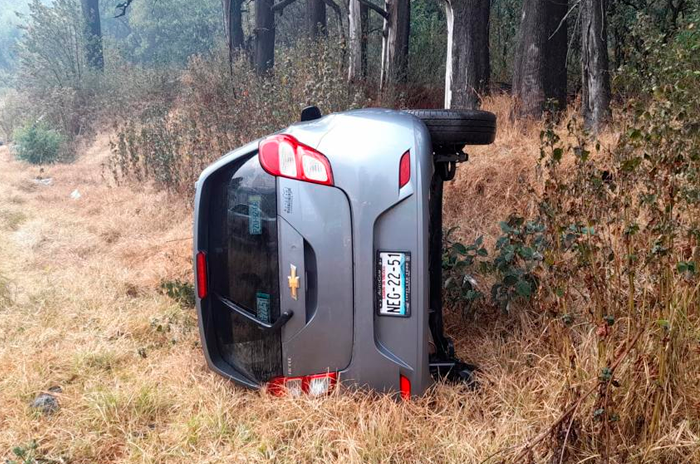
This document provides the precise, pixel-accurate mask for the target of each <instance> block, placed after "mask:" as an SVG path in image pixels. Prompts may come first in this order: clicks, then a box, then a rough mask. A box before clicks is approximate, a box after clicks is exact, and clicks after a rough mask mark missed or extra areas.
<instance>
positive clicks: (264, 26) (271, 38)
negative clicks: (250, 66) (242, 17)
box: [254, 0, 275, 74]
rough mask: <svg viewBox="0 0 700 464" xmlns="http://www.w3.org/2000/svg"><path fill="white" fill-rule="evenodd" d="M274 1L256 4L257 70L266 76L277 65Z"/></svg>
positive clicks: (257, 2) (260, 0) (266, 0)
mask: <svg viewBox="0 0 700 464" xmlns="http://www.w3.org/2000/svg"><path fill="white" fill-rule="evenodd" d="M273 3H274V0H256V2H255V31H254V32H255V70H256V71H257V73H258V74H265V73H266V72H267V71H269V70H270V69H272V67H273V66H274V64H275V14H274V12H273V11H272V5H273Z"/></svg>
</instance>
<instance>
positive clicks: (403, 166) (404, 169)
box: [399, 151, 411, 188]
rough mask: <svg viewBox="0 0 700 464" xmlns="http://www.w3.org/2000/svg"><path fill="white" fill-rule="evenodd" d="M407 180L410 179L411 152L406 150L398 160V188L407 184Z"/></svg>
mask: <svg viewBox="0 0 700 464" xmlns="http://www.w3.org/2000/svg"><path fill="white" fill-rule="evenodd" d="M409 180H411V153H410V152H408V151H407V152H406V153H404V154H403V155H402V156H401V161H400V162H399V188H401V187H403V186H404V185H406V184H408V181H409Z"/></svg>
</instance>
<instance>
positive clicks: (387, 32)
mask: <svg viewBox="0 0 700 464" xmlns="http://www.w3.org/2000/svg"><path fill="white" fill-rule="evenodd" d="M385 10H386V11H387V13H388V17H387V18H385V19H384V35H383V38H382V69H381V80H380V89H384V88H386V87H388V86H391V85H394V84H397V83H404V82H406V78H407V77H408V37H409V34H410V27H411V26H410V24H411V2H410V0H386V2H385Z"/></svg>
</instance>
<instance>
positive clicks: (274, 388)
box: [267, 372, 338, 396]
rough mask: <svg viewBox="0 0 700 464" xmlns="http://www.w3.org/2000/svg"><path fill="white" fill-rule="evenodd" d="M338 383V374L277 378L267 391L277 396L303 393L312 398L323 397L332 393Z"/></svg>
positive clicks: (271, 381) (272, 381) (271, 382)
mask: <svg viewBox="0 0 700 464" xmlns="http://www.w3.org/2000/svg"><path fill="white" fill-rule="evenodd" d="M337 381H338V374H337V373H336V372H329V373H327V374H315V375H307V376H304V377H275V378H274V379H272V380H270V382H269V383H268V384H267V391H269V392H270V393H271V394H273V395H275V396H282V395H285V394H287V395H290V396H300V395H301V394H302V393H306V394H309V395H311V396H322V395H327V394H329V393H330V392H332V391H333V388H335V384H336V383H337Z"/></svg>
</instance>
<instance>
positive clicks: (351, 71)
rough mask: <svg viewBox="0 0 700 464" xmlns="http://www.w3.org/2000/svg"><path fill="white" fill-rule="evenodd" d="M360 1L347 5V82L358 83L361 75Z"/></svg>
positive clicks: (355, 0) (356, 0) (361, 26)
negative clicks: (348, 59)
mask: <svg viewBox="0 0 700 464" xmlns="http://www.w3.org/2000/svg"><path fill="white" fill-rule="evenodd" d="M360 10H361V5H360V0H350V4H349V5H348V52H349V53H348V57H349V58H350V61H349V63H348V81H350V82H359V81H360V80H361V79H362V78H363V77H364V76H363V75H362V29H363V24H362V14H361V11H360Z"/></svg>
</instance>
